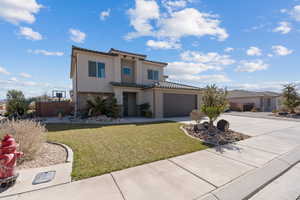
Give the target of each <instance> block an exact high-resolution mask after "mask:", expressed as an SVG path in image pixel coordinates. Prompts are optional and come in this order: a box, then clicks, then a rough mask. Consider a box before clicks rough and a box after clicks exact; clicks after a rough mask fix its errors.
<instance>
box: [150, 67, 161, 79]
mask: <svg viewBox="0 0 300 200" xmlns="http://www.w3.org/2000/svg"><path fill="white" fill-rule="evenodd" d="M148 79H149V80H156V81H158V79H159V74H158V71H157V70H152V69H149V70H148Z"/></svg>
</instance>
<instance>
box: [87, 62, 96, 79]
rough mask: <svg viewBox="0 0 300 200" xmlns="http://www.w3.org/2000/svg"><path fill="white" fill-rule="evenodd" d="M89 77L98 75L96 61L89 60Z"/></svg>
mask: <svg viewBox="0 0 300 200" xmlns="http://www.w3.org/2000/svg"><path fill="white" fill-rule="evenodd" d="M88 67H89V69H88V70H89V77H97V69H96V62H94V61H89V66H88Z"/></svg>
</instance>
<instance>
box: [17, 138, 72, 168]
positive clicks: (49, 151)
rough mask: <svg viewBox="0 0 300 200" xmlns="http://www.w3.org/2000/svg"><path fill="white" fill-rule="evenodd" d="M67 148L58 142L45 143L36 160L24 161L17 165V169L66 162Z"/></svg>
mask: <svg viewBox="0 0 300 200" xmlns="http://www.w3.org/2000/svg"><path fill="white" fill-rule="evenodd" d="M66 158H67V152H66V150H65V149H64V148H63V147H62V146H60V145H56V144H50V143H44V144H43V146H42V148H41V151H40V153H39V155H38V156H37V158H36V159H35V160H31V161H24V162H22V163H21V164H20V165H18V166H17V169H28V168H37V167H48V166H51V165H56V164H60V163H64V162H66Z"/></svg>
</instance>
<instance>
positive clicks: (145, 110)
mask: <svg viewBox="0 0 300 200" xmlns="http://www.w3.org/2000/svg"><path fill="white" fill-rule="evenodd" d="M138 108H139V111H140V115H141V116H142V117H148V118H151V117H152V112H151V110H150V108H151V106H150V104H149V103H143V104H141V105H139V106H138ZM150 115H151V116H150Z"/></svg>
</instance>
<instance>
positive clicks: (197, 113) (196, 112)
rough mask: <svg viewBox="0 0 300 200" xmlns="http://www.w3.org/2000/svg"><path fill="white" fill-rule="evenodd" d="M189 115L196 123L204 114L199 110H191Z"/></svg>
mask: <svg viewBox="0 0 300 200" xmlns="http://www.w3.org/2000/svg"><path fill="white" fill-rule="evenodd" d="M190 117H191V119H192V120H194V121H196V123H200V122H201V120H203V119H204V118H205V114H204V113H203V112H201V111H199V110H193V111H192V112H191V113H190Z"/></svg>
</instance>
